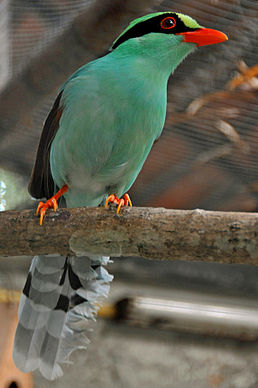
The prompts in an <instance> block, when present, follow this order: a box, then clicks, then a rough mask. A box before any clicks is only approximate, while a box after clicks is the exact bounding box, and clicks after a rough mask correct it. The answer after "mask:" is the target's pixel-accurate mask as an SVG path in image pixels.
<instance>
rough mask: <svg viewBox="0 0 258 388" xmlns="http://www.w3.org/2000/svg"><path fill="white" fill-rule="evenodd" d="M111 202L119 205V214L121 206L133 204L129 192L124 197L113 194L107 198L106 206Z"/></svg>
mask: <svg viewBox="0 0 258 388" xmlns="http://www.w3.org/2000/svg"><path fill="white" fill-rule="evenodd" d="M109 203H115V204H116V205H118V206H117V210H116V212H117V214H118V213H119V211H120V209H121V206H128V205H129V206H132V201H131V199H130V197H129V195H128V194H125V195H124V197H123V198H118V197H117V196H116V195H114V194H111V195H109V196H108V197H107V199H106V202H105V207H107V206H108V204H109Z"/></svg>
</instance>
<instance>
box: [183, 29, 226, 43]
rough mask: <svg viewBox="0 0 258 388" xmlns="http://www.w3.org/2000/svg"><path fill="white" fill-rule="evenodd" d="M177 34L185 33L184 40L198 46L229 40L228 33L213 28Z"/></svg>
mask: <svg viewBox="0 0 258 388" xmlns="http://www.w3.org/2000/svg"><path fill="white" fill-rule="evenodd" d="M177 35H183V37H184V40H183V42H189V43H196V44H197V46H198V47H199V46H206V45H208V44H215V43H221V42H224V41H225V40H228V37H227V35H225V34H224V33H223V32H221V31H217V30H212V29H211V28H200V29H198V30H195V31H188V32H181V33H179V34H177Z"/></svg>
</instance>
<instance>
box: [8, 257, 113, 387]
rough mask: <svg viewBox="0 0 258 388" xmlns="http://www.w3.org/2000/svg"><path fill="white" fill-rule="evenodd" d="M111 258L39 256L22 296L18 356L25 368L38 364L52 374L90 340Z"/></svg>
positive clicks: (57, 373)
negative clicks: (92, 324) (88, 331)
mask: <svg viewBox="0 0 258 388" xmlns="http://www.w3.org/2000/svg"><path fill="white" fill-rule="evenodd" d="M108 260H109V258H108V257H103V256H94V257H76V258H75V257H64V256H35V257H34V258H33V261H32V264H31V268H30V272H29V275H28V278H27V281H26V284H25V287H24V290H23V294H22V296H21V300H20V305H19V323H18V327H17V330H16V335H15V341H14V350H13V358H14V362H15V364H16V366H17V367H18V368H19V369H21V370H22V371H23V372H30V371H33V370H35V369H39V370H40V372H41V373H42V375H43V376H44V377H45V378H47V379H49V380H53V379H55V378H57V377H60V376H62V374H63V371H62V368H61V367H60V365H59V364H60V363H63V362H67V361H68V358H69V355H70V354H71V353H72V351H73V350H75V349H77V348H85V347H86V346H87V344H88V343H89V340H88V338H87V336H86V334H85V331H87V329H88V328H89V321H92V320H95V317H96V314H97V309H98V307H97V305H96V302H97V301H98V302H101V298H102V297H106V296H107V294H108V291H109V287H110V285H109V282H110V281H112V278H113V277H112V276H111V275H109V274H108V272H107V271H106V269H104V268H103V265H105V264H107V262H108Z"/></svg>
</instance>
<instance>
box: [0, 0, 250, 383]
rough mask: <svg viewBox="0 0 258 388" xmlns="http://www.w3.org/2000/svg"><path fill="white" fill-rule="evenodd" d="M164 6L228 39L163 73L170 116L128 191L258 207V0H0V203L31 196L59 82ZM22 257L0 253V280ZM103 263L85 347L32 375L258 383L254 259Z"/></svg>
mask: <svg viewBox="0 0 258 388" xmlns="http://www.w3.org/2000/svg"><path fill="white" fill-rule="evenodd" d="M166 10H168V11H179V12H183V13H186V14H188V15H190V16H192V17H193V18H196V19H197V20H198V22H199V23H200V24H201V25H204V26H205V27H210V28H217V29H220V30H222V31H223V32H225V33H226V34H227V35H228V36H229V41H228V42H226V43H225V44H220V45H214V46H208V47H203V48H200V49H199V50H197V51H196V52H195V53H194V54H193V55H191V56H190V57H188V58H187V60H186V61H184V62H183V64H181V65H180V66H179V68H178V69H177V70H176V72H175V74H174V75H173V77H171V79H170V82H169V89H168V112H167V119H166V125H165V129H164V131H163V134H162V137H161V138H160V140H159V141H158V142H157V143H156V144H155V146H154V147H153V149H152V151H151V153H150V155H149V157H148V160H147V162H146V163H145V165H144V167H143V170H142V172H141V174H140V175H139V177H138V178H137V180H136V182H135V184H134V185H133V187H132V189H131V190H130V195H131V197H132V200H133V203H134V205H136V206H153V207H157V206H158V207H160V206H161V207H166V208H175V209H193V208H202V209H206V210H224V211H247V212H254V211H257V209H258V168H257V167H258V157H257V154H258V124H257V122H258V78H257V76H258V50H257V35H258V3H257V0H191V1H190V0H180V1H179V0H163V1H162V0H149V1H147V0H137V1H135V0H127V1H126V0H95V1H94V0H73V1H71V0H70V1H69V0H41V1H31V0H0V139H1V140H0V210H8V209H25V208H32V207H35V206H36V203H35V202H34V201H32V200H31V199H30V197H29V195H28V193H27V184H28V180H29V176H30V172H31V169H32V165H33V161H34V158H35V154H36V149H37V144H38V140H39V136H40V133H41V130H42V126H43V122H44V120H45V118H46V115H47V113H48V112H49V110H50V108H51V106H52V104H53V102H54V99H55V97H56V95H57V93H58V89H59V87H60V86H61V85H62V83H63V82H64V81H65V80H66V79H67V77H68V76H69V75H70V74H71V73H72V72H73V71H75V70H76V69H77V68H78V67H79V66H81V65H82V64H84V63H86V62H88V61H90V60H92V59H94V58H96V57H98V56H101V55H104V54H105V53H106V52H107V51H108V49H109V47H110V46H111V43H112V41H113V40H114V39H115V38H116V36H117V35H118V34H119V33H120V32H121V31H122V30H123V28H124V27H125V26H126V25H127V24H128V22H129V21H130V20H132V19H134V18H136V17H138V16H141V15H144V14H146V13H150V12H156V11H166ZM30 260H31V258H24V257H23V258H12V259H11V258H8V259H7V258H1V259H0V289H6V288H8V289H15V290H19V289H21V288H22V286H23V283H24V281H25V277H26V272H27V270H28V266H29V263H30ZM109 271H110V272H111V273H113V274H114V275H115V280H114V281H113V284H112V287H111V293H110V298H109V300H108V301H107V305H106V308H105V309H104V310H103V311H102V312H101V316H102V317H100V319H99V320H98V323H97V324H96V325H95V327H94V332H93V333H92V335H91V336H92V343H91V344H90V345H89V349H88V351H87V352H77V353H76V354H75V355H74V356H73V357H72V359H74V361H75V365H73V366H68V367H67V368H66V375H65V376H64V377H63V378H62V379H60V380H59V381H57V382H53V383H49V382H46V381H45V380H44V379H43V378H41V377H40V376H39V375H38V374H35V376H34V384H35V387H40V388H41V387H42V388H43V387H46V388H47V387H50V386H51V387H53V388H55V387H61V386H62V387H64V386H65V387H70V386H71V385H72V384H74V385H75V386H76V387H78V388H80V387H86V386H87V387H90V388H91V387H94V388H95V387H102V386H105V387H107V388H109V387H125V388H127V387H128V388H130V387H148V388H151V387H153V388H154V387H158V388H159V387H162V388H163V387H171V388H187V387H191V388H206V387H207V388H210V387H211V388H212V387H221V388H231V387H232V388H255V387H258V342H257V339H258V303H257V302H258V284H257V283H258V282H257V279H258V270H257V269H256V268H254V267H250V266H245V265H223V264H209V263H186V262H183V261H180V262H166V261H162V262H152V261H147V260H142V259H141V260H139V259H137V258H121V259H115V260H114V263H113V264H111V265H110V266H109ZM0 300H1V298H0ZM157 306H158V307H157ZM3 320H4V316H3V315H0V325H1V324H2V323H1V321H3ZM0 366H1V360H0ZM0 384H1V382H0ZM9 387H11V385H10V384H9V385H6V386H4V388H9ZM16 387H20V386H19V385H18V383H17V382H16ZM11 388H15V386H12V387H11ZM21 388H22V387H21Z"/></svg>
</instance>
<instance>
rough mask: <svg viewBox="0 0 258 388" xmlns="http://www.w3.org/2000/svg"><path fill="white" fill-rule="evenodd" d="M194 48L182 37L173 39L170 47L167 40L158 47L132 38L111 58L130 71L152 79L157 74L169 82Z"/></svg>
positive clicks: (115, 51) (113, 53)
mask: <svg viewBox="0 0 258 388" xmlns="http://www.w3.org/2000/svg"><path fill="white" fill-rule="evenodd" d="M194 48H195V45H193V44H188V43H183V44H182V37H175V39H174V40H171V47H168V45H167V42H166V44H165V43H163V42H161V43H160V45H159V47H158V48H157V47H155V45H153V46H152V45H144V43H142V42H140V41H136V40H135V39H132V40H128V41H127V42H125V43H124V44H122V45H121V46H120V47H118V48H116V49H115V50H114V51H112V52H111V53H110V54H109V55H110V59H113V58H114V60H115V61H116V64H117V66H120V67H122V68H123V69H127V71H128V72H130V71H134V72H136V73H137V74H138V75H139V76H140V75H141V74H143V75H144V76H145V77H150V79H151V78H152V75H154V74H155V78H156V79H157V80H159V81H160V82H165V83H167V81H168V78H169V76H170V75H171V74H172V73H173V72H174V70H175V69H176V67H177V66H178V65H179V64H180V63H181V62H182V60H183V59H184V58H185V57H186V56H187V55H188V54H189V53H190V52H191V51H193V50H194Z"/></svg>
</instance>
